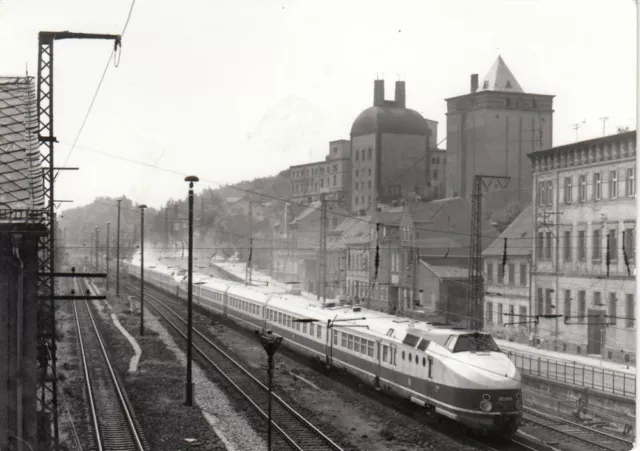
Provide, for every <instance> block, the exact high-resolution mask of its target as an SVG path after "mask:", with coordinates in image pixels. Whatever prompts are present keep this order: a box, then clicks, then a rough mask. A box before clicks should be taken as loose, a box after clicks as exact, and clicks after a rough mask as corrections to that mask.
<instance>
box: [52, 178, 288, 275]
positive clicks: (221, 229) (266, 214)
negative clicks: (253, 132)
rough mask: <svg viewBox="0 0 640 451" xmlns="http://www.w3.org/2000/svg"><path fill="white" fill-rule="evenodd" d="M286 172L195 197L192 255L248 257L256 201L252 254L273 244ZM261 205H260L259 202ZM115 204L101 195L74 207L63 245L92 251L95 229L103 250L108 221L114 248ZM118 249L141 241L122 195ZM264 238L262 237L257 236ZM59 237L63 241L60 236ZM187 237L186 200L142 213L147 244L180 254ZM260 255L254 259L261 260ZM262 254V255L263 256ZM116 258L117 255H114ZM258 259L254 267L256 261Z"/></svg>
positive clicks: (67, 215) (135, 213)
mask: <svg viewBox="0 0 640 451" xmlns="http://www.w3.org/2000/svg"><path fill="white" fill-rule="evenodd" d="M288 177H289V171H288V170H285V171H282V172H280V173H279V174H277V175H275V176H271V177H261V178H257V179H254V180H245V181H241V182H238V183H236V184H234V185H228V186H224V187H220V188H216V189H212V188H205V189H204V190H203V191H202V192H201V193H197V194H196V195H195V197H194V254H196V255H201V257H202V258H210V257H211V255H213V254H215V253H218V252H219V253H222V254H226V255H233V254H235V253H237V254H238V256H239V257H240V258H242V259H246V258H247V257H248V252H247V251H248V248H249V240H248V238H247V237H248V235H249V220H248V212H249V202H250V201H251V202H254V203H253V205H252V208H253V225H252V227H253V234H254V250H256V249H260V248H266V247H269V246H271V239H270V238H268V239H267V237H270V234H271V224H272V223H273V221H274V220H276V218H278V217H279V216H280V214H281V212H282V210H283V208H284V202H282V201H281V200H279V199H286V198H287V197H288V192H289V182H288ZM257 202H259V203H257ZM117 211H118V210H117V202H116V199H114V198H109V197H100V198H97V199H96V200H95V201H94V202H92V203H91V204H89V205H85V206H82V207H77V208H72V209H69V210H66V211H64V212H63V213H62V214H61V215H60V216H59V227H60V229H62V230H63V231H64V234H63V235H64V246H66V247H67V248H69V249H83V248H84V249H90V247H91V246H92V244H93V243H92V242H91V241H90V239H92V238H91V237H93V239H92V240H95V235H94V234H93V233H92V232H93V230H94V229H95V227H96V226H97V227H99V234H98V236H99V240H100V243H101V246H104V245H105V242H106V228H107V225H106V224H107V222H111V233H110V242H111V245H112V246H113V247H115V246H116V223H117ZM120 222H121V224H120V229H121V235H120V243H121V251H122V252H124V250H125V249H126V250H127V251H128V252H133V251H134V250H135V248H136V246H138V245H139V239H140V230H139V226H140V210H139V208H137V205H134V203H133V202H132V201H131V200H130V199H128V198H126V197H123V201H122V204H121V217H120ZM261 236H262V237H265V238H264V239H260V237H261ZM61 238H62V237H61ZM187 239H188V205H187V199H186V197H185V198H182V199H169V200H168V201H167V202H166V203H165V205H164V206H163V207H161V208H160V209H159V210H156V209H153V208H149V209H147V210H146V211H145V246H147V248H148V249H149V250H151V249H155V250H157V251H160V252H166V251H167V250H169V249H171V250H174V251H177V252H180V253H181V252H182V248H183V246H184V247H186V246H187ZM260 254H261V253H260V252H259V251H257V252H254V255H253V258H254V261H256V259H257V260H258V261H259V260H261V259H262V258H261V255H260ZM265 254H266V252H265ZM113 257H115V256H113ZM258 261H256V263H258Z"/></svg>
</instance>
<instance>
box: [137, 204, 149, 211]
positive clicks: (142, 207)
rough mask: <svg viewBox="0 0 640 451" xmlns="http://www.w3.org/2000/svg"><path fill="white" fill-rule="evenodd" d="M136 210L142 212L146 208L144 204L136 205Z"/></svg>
mask: <svg viewBox="0 0 640 451" xmlns="http://www.w3.org/2000/svg"><path fill="white" fill-rule="evenodd" d="M138 208H139V209H140V210H143V209H145V208H147V206H146V205H145V204H142V205H138Z"/></svg>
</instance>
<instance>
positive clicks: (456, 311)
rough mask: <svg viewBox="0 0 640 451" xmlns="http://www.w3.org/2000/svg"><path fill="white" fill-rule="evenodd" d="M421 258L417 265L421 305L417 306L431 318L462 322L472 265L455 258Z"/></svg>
mask: <svg viewBox="0 0 640 451" xmlns="http://www.w3.org/2000/svg"><path fill="white" fill-rule="evenodd" d="M447 263H449V262H432V263H429V260H428V259H422V258H421V259H420V262H419V265H418V283H417V286H418V292H419V293H418V301H419V303H418V305H416V307H415V308H416V309H417V310H419V311H422V312H424V313H426V314H427V315H429V317H430V318H431V319H432V320H436V321H440V322H444V323H461V322H462V321H463V320H464V312H465V311H466V306H467V299H468V294H469V268H468V267H466V266H462V265H456V263H455V262H452V263H449V264H447Z"/></svg>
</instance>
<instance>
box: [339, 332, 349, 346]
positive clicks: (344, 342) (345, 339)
mask: <svg viewBox="0 0 640 451" xmlns="http://www.w3.org/2000/svg"><path fill="white" fill-rule="evenodd" d="M341 338H342V339H341V340H340V344H341V345H342V347H343V348H346V347H347V334H345V333H343V334H342V336H341Z"/></svg>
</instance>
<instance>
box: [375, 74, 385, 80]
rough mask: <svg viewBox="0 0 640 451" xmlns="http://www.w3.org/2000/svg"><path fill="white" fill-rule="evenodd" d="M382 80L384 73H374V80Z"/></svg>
mask: <svg viewBox="0 0 640 451" xmlns="http://www.w3.org/2000/svg"><path fill="white" fill-rule="evenodd" d="M382 79H384V72H376V80H382Z"/></svg>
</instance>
